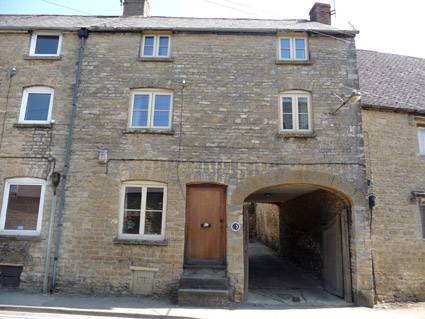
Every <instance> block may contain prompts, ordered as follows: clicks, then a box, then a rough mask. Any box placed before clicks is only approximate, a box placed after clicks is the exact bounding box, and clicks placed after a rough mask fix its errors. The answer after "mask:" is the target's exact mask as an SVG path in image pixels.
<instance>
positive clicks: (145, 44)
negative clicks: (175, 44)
mask: <svg viewBox="0 0 425 319" xmlns="http://www.w3.org/2000/svg"><path fill="white" fill-rule="evenodd" d="M170 44H171V38H170V36H168V35H144V36H143V41H142V57H145V58H153V57H157V58H169V57H170Z"/></svg>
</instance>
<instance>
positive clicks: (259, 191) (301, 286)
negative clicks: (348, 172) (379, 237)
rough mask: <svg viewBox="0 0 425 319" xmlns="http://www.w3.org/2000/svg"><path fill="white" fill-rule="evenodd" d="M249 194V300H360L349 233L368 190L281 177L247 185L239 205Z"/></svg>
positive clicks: (323, 177)
mask: <svg viewBox="0 0 425 319" xmlns="http://www.w3.org/2000/svg"><path fill="white" fill-rule="evenodd" d="M347 193H349V194H350V196H348V195H347ZM241 197H244V199H243V203H244V224H245V227H244V231H245V236H244V237H245V296H246V298H247V301H248V302H254V303H258V302H260V303H261V302H264V301H266V299H267V298H269V299H270V300H272V303H276V301H279V300H280V301H281V302H282V304H285V305H286V304H303V303H304V304H307V305H312V306H320V305H328V303H331V304H332V305H334V306H339V305H344V303H345V301H349V302H351V301H352V287H351V267H350V248H349V247H350V244H349V241H350V236H349V232H350V224H351V209H352V207H353V197H354V198H360V197H361V192H360V191H357V190H356V189H355V188H354V187H353V186H352V185H350V184H348V183H344V182H343V181H342V180H340V179H338V178H337V177H335V176H332V175H327V174H323V173H315V172H309V174H308V173H307V172H305V171H301V172H299V171H298V172H277V173H276V172H275V173H274V174H269V175H268V176H263V177H261V176H260V177H258V178H256V179H255V180H248V181H246V182H245V183H243V184H241V185H240V187H238V188H237V189H236V190H235V191H234V192H233V194H232V198H231V200H232V201H233V202H234V203H237V202H238V201H240V198H241ZM250 299H253V300H250ZM266 303H267V302H266Z"/></svg>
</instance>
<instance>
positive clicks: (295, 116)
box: [279, 90, 313, 133]
mask: <svg viewBox="0 0 425 319" xmlns="http://www.w3.org/2000/svg"><path fill="white" fill-rule="evenodd" d="M286 97H290V98H291V99H292V126H293V128H292V129H284V128H283V99H284V98H286ZM300 97H305V98H307V109H308V127H309V129H308V130H305V129H299V122H298V98H300ZM311 109H312V108H311V94H310V93H308V92H306V91H295V90H294V91H286V92H283V93H281V94H280V96H279V129H280V132H283V133H286V132H300V133H311V132H313V114H312V111H311Z"/></svg>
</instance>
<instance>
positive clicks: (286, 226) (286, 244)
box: [280, 190, 346, 278]
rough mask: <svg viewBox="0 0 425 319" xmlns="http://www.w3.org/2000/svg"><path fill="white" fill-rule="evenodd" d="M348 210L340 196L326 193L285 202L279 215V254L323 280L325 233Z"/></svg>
mask: <svg viewBox="0 0 425 319" xmlns="http://www.w3.org/2000/svg"><path fill="white" fill-rule="evenodd" d="M345 209H346V204H345V203H344V202H343V201H342V200H341V199H340V198H339V197H337V196H336V195H334V194H332V193H330V192H328V191H324V190H317V191H314V192H312V193H309V194H306V195H303V196H300V197H298V198H296V199H293V200H290V201H287V202H285V203H284V204H283V205H282V207H281V214H280V234H281V237H280V254H281V255H282V256H285V257H288V258H289V259H291V260H292V261H293V262H294V263H295V264H297V265H298V266H300V267H301V268H303V269H305V270H307V271H309V272H311V273H312V274H313V275H314V276H315V277H317V278H322V275H323V274H322V270H323V263H324V252H323V250H324V247H323V243H322V240H323V230H324V229H325V228H326V226H327V225H328V224H330V223H331V222H332V221H333V220H334V218H335V217H336V216H337V215H339V214H341V212H343V211H344V210H345Z"/></svg>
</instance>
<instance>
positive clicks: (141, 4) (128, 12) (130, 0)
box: [121, 0, 149, 17]
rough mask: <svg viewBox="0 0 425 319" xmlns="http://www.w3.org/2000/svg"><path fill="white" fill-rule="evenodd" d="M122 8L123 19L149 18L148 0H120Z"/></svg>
mask: <svg viewBox="0 0 425 319" xmlns="http://www.w3.org/2000/svg"><path fill="white" fill-rule="evenodd" d="M121 3H122V4H123V6H124V11H123V14H122V15H123V17H131V16H144V17H147V16H149V0H121Z"/></svg>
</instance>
